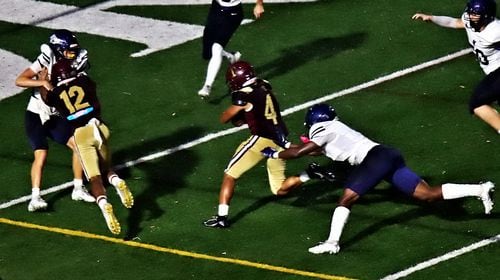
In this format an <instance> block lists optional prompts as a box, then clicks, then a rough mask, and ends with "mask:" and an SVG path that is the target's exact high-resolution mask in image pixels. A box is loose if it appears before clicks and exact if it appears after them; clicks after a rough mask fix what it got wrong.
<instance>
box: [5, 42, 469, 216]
mask: <svg viewBox="0 0 500 280" xmlns="http://www.w3.org/2000/svg"><path fill="white" fill-rule="evenodd" d="M470 52H471V50H470V49H463V50H461V51H458V52H455V53H452V54H449V55H446V56H443V57H440V58H437V59H434V60H430V61H427V62H424V63H422V64H418V65H415V66H413V67H410V68H406V69H403V70H399V71H396V72H394V73H391V74H389V75H386V76H383V77H380V78H377V79H375V80H372V81H369V82H366V83H363V84H360V85H357V86H354V87H351V88H348V89H344V90H341V91H338V92H334V93H331V94H329V95H325V96H323V97H321V98H318V99H314V100H311V101H309V102H306V103H303V104H300V105H297V106H293V107H291V108H288V109H286V110H284V111H283V112H282V115H283V116H286V115H290V114H293V113H295V112H298V111H301V110H304V109H306V108H309V107H310V106H312V105H314V104H318V103H322V102H326V101H329V100H332V99H335V98H338V97H341V96H344V95H347V94H351V93H354V92H357V91H360V90H362V89H365V88H368V87H372V86H375V85H378V84H381V83H383V82H387V81H390V80H394V79H396V78H399V77H402V76H405V75H408V74H411V73H413V72H416V71H420V70H422V69H425V68H428V67H432V66H435V65H438V64H441V63H443V62H446V61H449V60H453V59H455V58H457V57H461V56H464V55H466V54H468V53H470ZM245 128H246V126H240V127H233V128H230V129H226V130H222V131H219V132H216V133H210V134H207V135H205V136H203V137H201V138H198V139H196V140H193V141H191V142H188V143H185V144H182V145H179V146H177V147H174V148H170V149H166V150H164V151H161V152H157V153H154V154H150V155H146V156H143V157H140V158H138V159H136V160H131V161H128V162H125V163H123V164H120V165H117V166H115V167H114V168H115V170H120V169H122V168H125V167H132V166H135V165H137V164H140V163H143V162H148V161H151V160H154V159H157V158H162V157H165V156H168V155H170V154H173V153H175V152H178V151H181V150H186V149H189V148H192V147H194V146H197V145H199V144H202V143H205V142H208V141H211V140H213V139H217V138H220V137H223V136H226V135H229V134H233V133H236V132H238V131H240V130H243V129H245ZM71 186H72V182H66V183H63V184H60V185H57V186H53V187H50V188H48V189H45V190H43V191H42V192H41V194H42V195H46V194H50V193H53V192H57V191H60V190H63V189H66V188H69V187H71ZM30 198H31V196H30V195H26V196H23V197H20V198H16V199H14V200H11V201H8V202H5V203H2V204H0V210H1V209H6V208H8V207H11V206H14V205H17V204H20V203H24V202H27V201H28V200H30Z"/></svg>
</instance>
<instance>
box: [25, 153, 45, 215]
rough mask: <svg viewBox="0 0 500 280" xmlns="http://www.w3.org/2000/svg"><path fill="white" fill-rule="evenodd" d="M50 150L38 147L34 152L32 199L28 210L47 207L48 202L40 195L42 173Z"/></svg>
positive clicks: (31, 172)
mask: <svg viewBox="0 0 500 280" xmlns="http://www.w3.org/2000/svg"><path fill="white" fill-rule="evenodd" d="M47 154H48V150H45V149H38V150H35V151H34V152H33V155H34V159H33V163H32V164H31V171H30V175H31V201H30V203H29V205H28V211H30V212H33V211H37V210H44V209H46V208H47V202H45V200H43V198H42V197H41V196H40V186H41V184H42V173H43V167H44V166H45V162H46V161H47Z"/></svg>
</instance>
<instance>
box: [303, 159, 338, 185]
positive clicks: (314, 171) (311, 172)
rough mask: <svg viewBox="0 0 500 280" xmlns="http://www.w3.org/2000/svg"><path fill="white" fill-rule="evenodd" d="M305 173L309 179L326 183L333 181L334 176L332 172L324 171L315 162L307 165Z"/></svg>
mask: <svg viewBox="0 0 500 280" xmlns="http://www.w3.org/2000/svg"><path fill="white" fill-rule="evenodd" d="M306 173H307V175H308V176H309V177H310V178H311V179H320V180H323V181H328V182H334V181H335V174H333V172H331V171H330V170H326V169H325V168H323V167H321V166H320V165H319V164H317V163H315V162H313V163H310V164H309V166H308V167H307V169H306Z"/></svg>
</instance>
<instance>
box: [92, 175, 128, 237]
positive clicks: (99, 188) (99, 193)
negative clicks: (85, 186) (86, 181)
mask: <svg viewBox="0 0 500 280" xmlns="http://www.w3.org/2000/svg"><path fill="white" fill-rule="evenodd" d="M90 184H91V186H92V188H91V192H92V195H93V196H94V197H95V198H96V202H97V205H98V206H99V209H101V212H102V215H103V216H104V219H105V221H106V224H107V226H108V229H109V231H111V233H113V234H119V233H120V232H121V227H120V223H119V222H118V219H117V218H116V216H115V214H114V212H113V206H112V205H111V204H110V203H109V202H108V198H107V196H106V189H105V188H104V183H103V181H102V178H101V176H100V175H98V176H94V177H92V178H90Z"/></svg>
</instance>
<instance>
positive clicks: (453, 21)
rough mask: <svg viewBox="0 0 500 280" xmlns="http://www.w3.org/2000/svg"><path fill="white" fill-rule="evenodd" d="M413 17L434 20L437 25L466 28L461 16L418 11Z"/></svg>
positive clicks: (414, 18)
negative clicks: (436, 14) (429, 13)
mask: <svg viewBox="0 0 500 280" xmlns="http://www.w3.org/2000/svg"><path fill="white" fill-rule="evenodd" d="M411 18H412V19H413V20H422V21H427V22H432V23H434V24H436V25H439V26H442V27H447V28H465V25H464V23H463V21H462V19H461V18H453V17H449V16H434V15H428V14H423V13H416V14H414V15H413V16H412V17H411Z"/></svg>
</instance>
